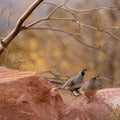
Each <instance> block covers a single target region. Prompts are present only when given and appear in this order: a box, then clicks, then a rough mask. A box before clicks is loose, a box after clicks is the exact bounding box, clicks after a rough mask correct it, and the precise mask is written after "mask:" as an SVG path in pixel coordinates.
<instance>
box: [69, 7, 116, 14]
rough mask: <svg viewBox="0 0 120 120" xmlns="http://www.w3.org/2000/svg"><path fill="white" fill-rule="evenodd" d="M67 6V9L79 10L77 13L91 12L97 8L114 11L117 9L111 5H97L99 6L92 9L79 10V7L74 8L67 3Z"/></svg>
mask: <svg viewBox="0 0 120 120" xmlns="http://www.w3.org/2000/svg"><path fill="white" fill-rule="evenodd" d="M67 8H68V9H69V10H72V11H74V12H79V13H83V12H93V11H98V10H109V11H115V10H117V9H116V8H113V7H99V8H93V9H84V10H79V9H75V8H72V7H70V6H69V5H67Z"/></svg>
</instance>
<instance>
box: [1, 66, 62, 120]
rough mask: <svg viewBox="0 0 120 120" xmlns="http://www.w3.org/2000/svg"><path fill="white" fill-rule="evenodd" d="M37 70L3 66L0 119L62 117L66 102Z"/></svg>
mask: <svg viewBox="0 0 120 120" xmlns="http://www.w3.org/2000/svg"><path fill="white" fill-rule="evenodd" d="M50 90H51V84H50V83H48V82H47V81H46V80H44V79H43V78H42V77H40V76H39V75H37V74H36V73H34V72H20V71H18V70H10V69H7V68H4V67H0V120H59V119H60V110H61V108H62V107H63V105H64V104H63V101H62V99H61V97H60V95H59V94H52V93H50Z"/></svg>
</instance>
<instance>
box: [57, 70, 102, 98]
mask: <svg viewBox="0 0 120 120" xmlns="http://www.w3.org/2000/svg"><path fill="white" fill-rule="evenodd" d="M86 71H87V69H83V70H82V71H81V72H79V73H78V74H77V75H76V76H74V77H72V78H70V79H69V80H68V81H67V82H66V83H65V84H64V85H62V86H60V87H59V88H57V89H56V90H59V89H67V90H70V91H71V92H72V93H74V92H76V93H78V94H84V95H85V96H87V97H88V98H90V96H92V95H94V94H95V93H96V91H97V89H98V86H97V84H96V82H97V80H99V79H100V77H99V76H96V77H93V78H90V79H88V80H86V81H84V76H85V73H86ZM73 95H74V94H73Z"/></svg>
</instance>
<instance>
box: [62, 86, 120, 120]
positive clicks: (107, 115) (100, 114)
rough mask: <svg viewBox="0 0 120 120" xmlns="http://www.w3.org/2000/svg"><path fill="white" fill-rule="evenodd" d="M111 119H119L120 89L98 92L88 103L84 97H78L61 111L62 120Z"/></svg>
mask: <svg viewBox="0 0 120 120" xmlns="http://www.w3.org/2000/svg"><path fill="white" fill-rule="evenodd" d="M116 109H118V110H116ZM118 115H119V116H118ZM113 118H114V120H119V119H120V88H109V89H103V90H99V91H98V92H97V93H96V95H94V96H93V97H92V98H91V102H90V103H88V102H87V98H86V97H85V96H80V97H78V98H75V99H74V100H72V101H71V102H69V103H68V104H66V105H65V106H64V108H63V110H62V120H73V119H74V120H104V119H105V120H113ZM118 118H119V119H118Z"/></svg>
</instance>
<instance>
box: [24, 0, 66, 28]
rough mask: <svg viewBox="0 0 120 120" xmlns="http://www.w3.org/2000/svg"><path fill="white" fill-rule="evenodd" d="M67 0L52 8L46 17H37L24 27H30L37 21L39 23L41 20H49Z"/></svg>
mask: <svg viewBox="0 0 120 120" xmlns="http://www.w3.org/2000/svg"><path fill="white" fill-rule="evenodd" d="M67 1H68V0H66V1H65V2H63V3H62V4H60V5H58V6H57V7H56V8H55V9H53V10H52V11H51V12H50V13H49V14H48V16H47V17H45V18H42V19H38V20H36V21H34V22H33V23H31V24H29V25H27V26H26V27H25V29H27V28H30V27H32V26H34V25H36V24H37V23H39V22H41V21H44V20H49V19H50V17H51V16H52V15H53V14H54V13H55V12H56V11H57V10H58V9H59V8H61V7H62V6H63V5H65V4H66V2H67Z"/></svg>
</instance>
